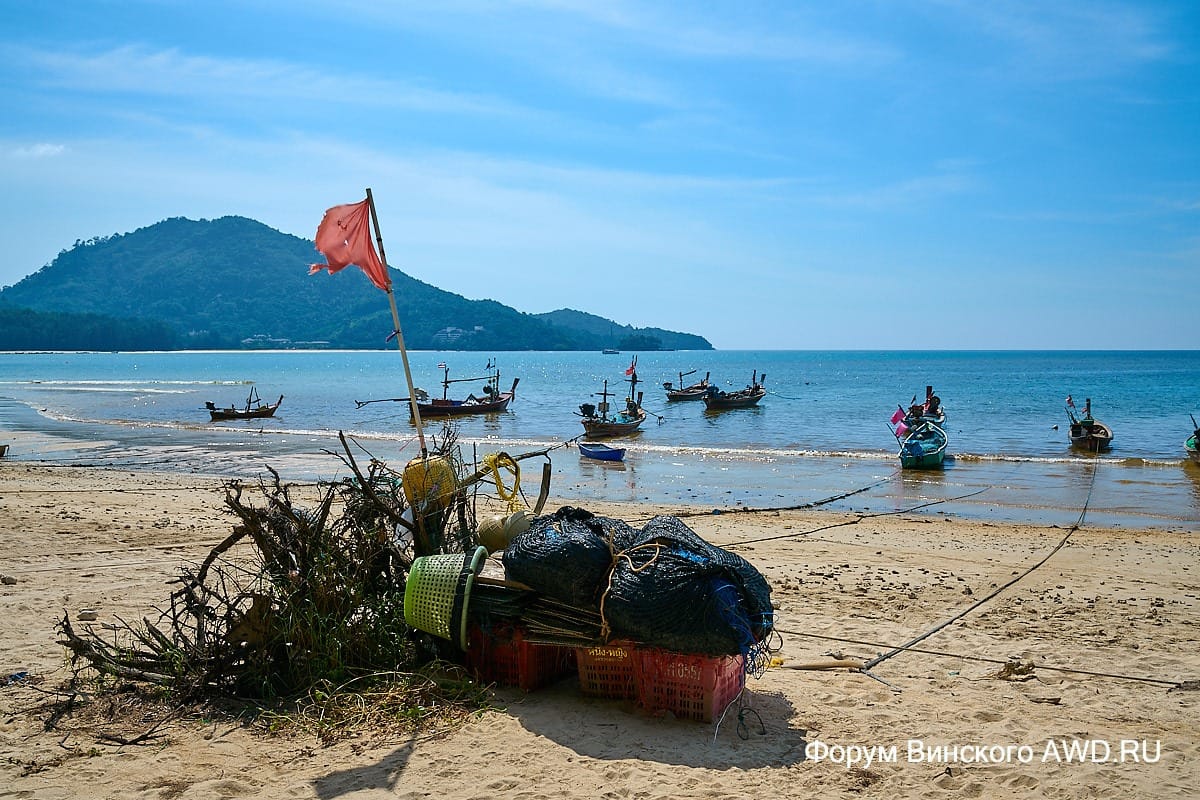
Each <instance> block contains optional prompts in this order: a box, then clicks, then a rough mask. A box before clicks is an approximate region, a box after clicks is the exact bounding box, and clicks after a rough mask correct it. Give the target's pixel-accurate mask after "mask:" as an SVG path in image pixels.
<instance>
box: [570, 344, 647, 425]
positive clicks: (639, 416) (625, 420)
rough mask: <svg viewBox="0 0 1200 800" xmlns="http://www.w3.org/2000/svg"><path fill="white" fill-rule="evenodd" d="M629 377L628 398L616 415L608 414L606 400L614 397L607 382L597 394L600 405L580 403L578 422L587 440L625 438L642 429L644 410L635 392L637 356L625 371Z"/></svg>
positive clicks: (640, 397)
mask: <svg viewBox="0 0 1200 800" xmlns="http://www.w3.org/2000/svg"><path fill="white" fill-rule="evenodd" d="M625 374H626V375H629V376H630V377H629V397H627V398H626V399H625V407H624V408H623V409H621V410H619V411H617V412H616V413H613V414H610V413H609V405H608V398H610V397H615V396H616V395H614V394H613V393H612V392H610V391H608V381H605V382H604V389H603V391H601V392H599V395H600V403H599V404H594V403H582V404H580V406H579V416H580V417H582V419H581V420H580V422H582V423H583V430H584V431H585V432H586V433H587V435H588V438H591V439H604V438H609V437H612V436H625V435H627V434H630V433H633V432H634V431H636V430H637V429H638V428H640V427H642V423H643V422H645V421H646V410H645V409H644V408H642V395H641V393H640V392H637V384H638V376H637V356H634V357H633V363H631V364H630V365H629V369H627V370H625ZM635 397H636V398H637V399H634V398H635Z"/></svg>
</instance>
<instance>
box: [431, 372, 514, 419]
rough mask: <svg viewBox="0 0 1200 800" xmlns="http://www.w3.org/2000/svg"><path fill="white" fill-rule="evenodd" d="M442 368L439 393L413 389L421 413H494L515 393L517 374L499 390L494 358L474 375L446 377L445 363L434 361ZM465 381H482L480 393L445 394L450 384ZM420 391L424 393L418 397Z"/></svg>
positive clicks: (457, 414) (499, 410)
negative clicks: (482, 371) (509, 384)
mask: <svg viewBox="0 0 1200 800" xmlns="http://www.w3.org/2000/svg"><path fill="white" fill-rule="evenodd" d="M438 366H439V367H440V368H441V369H442V370H443V375H442V397H441V399H437V398H434V399H432V400H431V399H429V395H428V394H427V393H425V392H423V391H421V390H420V389H418V390H416V391H417V409H418V410H419V411H420V412H421V417H422V418H424V417H459V416H465V415H467V414H497V413H499V412H501V411H504V410H505V409H507V408H508V404H509V403H511V402H512V400H513V398H514V397H516V394H517V383H518V382H520V380H521V379H520V378H513V382H512V387H511V388H510V389H509V390H508V391H507V392H502V391H500V370H499V369H498V368H497V367H496V364H495V362H494V361H491V360H489V361H488V363H487V367H485V369H486V370H488V374H487V375H483V376H480V377H474V378H455V379H453V380H451V378H450V368H449V367H448V366H446V365H445V364H439V365H438ZM468 381H486V383H484V385H483V389H482V390H481V393H482V395H483V396H482V397H476V396H475V393H474V392H472V393H471V394H469V395H467V397H466V399H465V400H451V399H449V397H448V394H449V391H450V384H452V383H466V382H468ZM422 395H424V397H422Z"/></svg>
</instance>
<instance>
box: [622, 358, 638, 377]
mask: <svg viewBox="0 0 1200 800" xmlns="http://www.w3.org/2000/svg"><path fill="white" fill-rule="evenodd" d="M636 367H637V356H634V357H633V361H630V362H629V369H627V370H625V374H626V375H632V374H633V370H634V369H635V368H636Z"/></svg>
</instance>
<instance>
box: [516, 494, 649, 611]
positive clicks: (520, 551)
mask: <svg viewBox="0 0 1200 800" xmlns="http://www.w3.org/2000/svg"><path fill="white" fill-rule="evenodd" d="M637 536H638V532H637V531H636V530H634V529H633V528H632V527H630V526H629V525H628V524H627V523H625V522H623V521H622V520H619V519H611V518H609V517H598V516H596V515H595V514H592V513H591V512H590V511H585V510H584V509H582V508H572V507H571V506H564V507H563V508H560V509H559V510H558V511H556V512H555V513H554V514H552V515H549V516H543V517H538V518H537V519H535V520H534V521H533V524H532V525H530V526H529V529H528V530H526V531H524V532H523V533H520V534H518V535H516V536H514V537H513V540H512V541H511V542H509V544H508V547H507V548H505V550H504V574H505V575H506V576H507V577H508V578H509V579H510V580H514V581H520V582H521V583H524V584H526V585H527V586H530V587H532V588H533V589H536V590H537V591H539V592H541V593H542V594H545V595H547V596H548V597H552V598H554V599H555V600H560V601H562V602H564V603H567V604H569V605H572V606H575V607H576V608H583V609H589V610H596V609H598V608H599V607H600V595H601V593H602V592H603V591H604V588H605V587H606V586H607V585H608V573H609V570H610V568H611V567H612V563H613V553H619V552H621V551H622V550H625V549H627V548H628V547H629V546H630V545H632V544H633V542H634V541H635V539H636V538H637Z"/></svg>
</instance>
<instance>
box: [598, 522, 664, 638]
mask: <svg viewBox="0 0 1200 800" xmlns="http://www.w3.org/2000/svg"><path fill="white" fill-rule="evenodd" d="M605 543H606V544H607V545H608V553H609V555H610V556H611V557H612V564H611V565H610V566H609V568H608V583H607V585H606V586H605V587H604V591H603V592H601V593H600V639H601V640H602V641H605V642H607V641H608V635H609V634H610V633H612V626H611V625H609V624H608V617H607V616H606V615H605V613H604V601H605V600H607V599H608V595H609V592H611V591H612V586H613V576H615V575H616V574H617V562H618V561H620V560H621V559H622V558H624V559H625V560H626V561H628V562H629V568H630V569H631V570H633V573H634V574H635V575H636V574H637V573H639V572H641V571H642V570H644V569H649V568H650V567H651V566H652V565H653V564H654V562H656V561H658V554H659V553H661V552H662V549H663V545H662V543H660V542H646V543H645V544H639V545H636V546H634V547H631V548H629V549H628V550H622V551H621V552H619V553H615V552H613V540H612V534H611V533H610V534H609V535H608V536H607V537H606V538H605ZM649 549H653V550H654V556H653V557H652V558H651V559H650V560H649V561H647V562H646V563H645V564H642V566H640V567H638V566H634V563H633V559H632V558H631V557H630V556H629V554H630V553H633V552H636V551H638V550H649Z"/></svg>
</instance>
